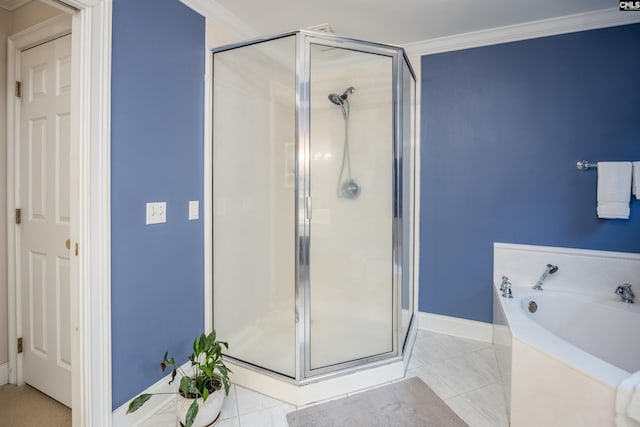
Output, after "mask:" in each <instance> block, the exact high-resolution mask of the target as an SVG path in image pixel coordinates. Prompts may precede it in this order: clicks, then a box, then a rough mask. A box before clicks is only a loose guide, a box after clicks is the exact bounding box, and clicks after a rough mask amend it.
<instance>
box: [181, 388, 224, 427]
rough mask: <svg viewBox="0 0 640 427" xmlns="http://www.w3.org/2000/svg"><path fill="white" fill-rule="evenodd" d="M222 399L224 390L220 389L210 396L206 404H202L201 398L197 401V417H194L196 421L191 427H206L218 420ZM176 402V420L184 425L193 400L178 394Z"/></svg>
mask: <svg viewBox="0 0 640 427" xmlns="http://www.w3.org/2000/svg"><path fill="white" fill-rule="evenodd" d="M224 397H225V393H224V388H221V389H220V390H216V391H214V392H213V393H212V394H210V395H209V397H208V398H207V401H206V402H203V401H202V398H200V399H198V406H199V409H198V415H196V419H195V421H194V422H193V427H207V426H210V425H211V424H213V422H214V421H215V420H216V418H218V415H220V411H222V404H223V403H224ZM176 400H177V404H178V405H177V412H178V420H179V421H180V422H181V423H182V425H186V419H187V411H188V410H189V407H190V406H191V404H192V403H193V399H187V398H186V397H182V396H181V395H180V393H178V396H177V399H176Z"/></svg>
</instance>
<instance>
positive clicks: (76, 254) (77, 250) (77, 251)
mask: <svg viewBox="0 0 640 427" xmlns="http://www.w3.org/2000/svg"><path fill="white" fill-rule="evenodd" d="M76 256H78V242H76Z"/></svg>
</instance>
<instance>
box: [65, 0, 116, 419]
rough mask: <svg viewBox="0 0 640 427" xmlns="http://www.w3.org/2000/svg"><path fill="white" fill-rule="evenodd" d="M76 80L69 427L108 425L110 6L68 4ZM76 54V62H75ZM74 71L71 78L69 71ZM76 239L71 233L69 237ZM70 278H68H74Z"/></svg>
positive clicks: (94, 1) (89, 1)
mask: <svg viewBox="0 0 640 427" xmlns="http://www.w3.org/2000/svg"><path fill="white" fill-rule="evenodd" d="M67 3H68V4H70V5H72V6H74V7H77V8H79V9H80V11H79V12H78V13H76V14H75V15H74V28H73V32H74V40H76V41H77V44H76V45H74V48H75V49H74V53H73V55H75V57H76V58H77V59H78V60H77V62H76V63H77V68H76V69H75V72H76V73H77V74H75V75H76V76H78V79H77V80H76V81H78V87H79V93H78V96H77V97H76V98H75V101H76V102H77V103H78V108H77V109H76V111H77V112H78V114H77V115H78V117H77V130H76V132H77V135H78V139H77V140H76V141H75V143H77V144H78V150H75V151H76V152H77V155H78V158H77V159H73V160H75V162H74V163H72V164H74V165H75V167H76V168H77V176H78V182H79V189H78V190H79V191H78V200H77V207H76V209H77V216H78V218H79V221H78V226H77V227H76V228H75V230H72V236H71V238H72V241H77V242H78V243H79V257H77V261H78V272H77V274H78V276H79V277H78V280H79V282H80V286H78V287H77V291H78V293H77V295H75V296H73V298H74V299H75V300H76V301H79V305H78V308H79V313H77V318H78V324H77V327H76V328H74V332H76V334H74V336H73V337H74V339H75V340H77V345H79V347H80V357H79V360H78V361H77V364H78V365H79V371H78V374H77V375H76V376H74V377H73V378H72V383H73V386H74V387H73V412H72V413H73V425H74V426H95V427H102V426H104V427H107V426H111V413H112V410H111V409H112V408H111V404H112V400H111V214H110V212H111V204H110V201H111V187H110V183H111V163H110V159H111V151H110V150H111V16H112V1H111V0H82V1H81V0H70V1H67ZM76 53H77V55H76ZM72 72H74V71H72ZM74 233H75V234H74ZM72 277H73V276H72Z"/></svg>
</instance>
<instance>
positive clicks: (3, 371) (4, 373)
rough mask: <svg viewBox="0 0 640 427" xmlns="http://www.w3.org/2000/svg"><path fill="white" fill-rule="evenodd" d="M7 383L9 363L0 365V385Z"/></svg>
mask: <svg viewBox="0 0 640 427" xmlns="http://www.w3.org/2000/svg"><path fill="white" fill-rule="evenodd" d="M7 383H9V363H3V364H2V365H0V386H1V385H5V384H7Z"/></svg>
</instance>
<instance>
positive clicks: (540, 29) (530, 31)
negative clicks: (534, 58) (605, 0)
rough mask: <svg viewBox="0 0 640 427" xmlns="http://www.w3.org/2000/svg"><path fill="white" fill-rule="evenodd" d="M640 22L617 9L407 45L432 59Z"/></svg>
mask: <svg viewBox="0 0 640 427" xmlns="http://www.w3.org/2000/svg"><path fill="white" fill-rule="evenodd" d="M638 22H640V13H631V12H622V11H620V10H618V8H617V7H616V8H608V9H601V10H595V11H592V12H585V13H577V14H574V15H566V16H559V17H555V18H549V19H541V20H538V21H531V22H525V23H522V24H515V25H507V26H504V27H496V28H490V29H486V30H480V31H472V32H469V33H461V34H455V35H452V36H446V37H438V38H433V39H428V40H423V41H420V42H413V43H407V44H405V45H404V48H405V50H406V51H407V54H408V55H409V56H415V55H430V54H434V53H441V52H449V51H454V50H460V49H469V48H473V47H480V46H489V45H493V44H499V43H508V42H514V41H518V40H526V39H534V38H538V37H546V36H554V35H558V34H567V33H574V32H578V31H586V30H595V29H598V28H606V27H615V26H618V25H627V24H634V23H638Z"/></svg>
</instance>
